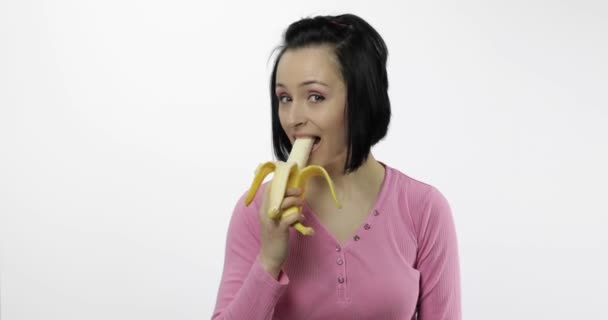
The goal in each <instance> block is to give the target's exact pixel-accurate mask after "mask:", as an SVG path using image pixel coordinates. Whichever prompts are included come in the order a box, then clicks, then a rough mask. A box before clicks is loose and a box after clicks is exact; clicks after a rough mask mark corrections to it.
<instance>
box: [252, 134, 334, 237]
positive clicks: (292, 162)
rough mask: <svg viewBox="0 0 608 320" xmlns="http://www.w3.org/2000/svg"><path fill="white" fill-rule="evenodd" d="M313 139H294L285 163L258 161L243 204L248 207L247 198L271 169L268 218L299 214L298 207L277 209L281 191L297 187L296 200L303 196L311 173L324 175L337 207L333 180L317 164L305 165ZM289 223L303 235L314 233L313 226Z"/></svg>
mask: <svg viewBox="0 0 608 320" xmlns="http://www.w3.org/2000/svg"><path fill="white" fill-rule="evenodd" d="M314 142H315V139H314V138H312V137H303V138H298V139H296V141H295V142H294V143H293V146H292V148H291V152H290V153H289V158H288V159H287V161H286V162H285V161H276V162H272V161H268V162H265V163H262V164H260V165H259V166H258V167H257V168H256V170H255V177H254V179H253V182H252V183H251V187H250V188H249V192H248V193H247V196H246V197H245V205H247V206H248V205H249V204H250V203H251V201H253V198H254V197H255V194H256V193H257V191H258V188H259V187H260V185H261V184H262V182H263V181H264V179H265V178H266V176H268V175H269V174H270V173H271V172H274V176H273V178H272V182H271V183H270V199H269V200H268V201H269V202H268V212H267V214H268V216H269V217H270V218H272V219H276V218H278V217H281V218H283V217H285V216H287V215H290V214H295V213H299V212H300V209H301V208H300V207H298V206H292V207H289V208H287V209H286V210H284V211H283V212H280V207H281V203H282V202H283V198H284V197H285V191H286V190H287V188H300V189H301V190H302V192H301V193H300V196H299V197H300V199H303V198H304V193H305V190H306V188H305V187H306V181H307V180H308V179H309V178H311V177H313V176H323V177H324V178H325V180H326V181H327V184H328V185H329V190H330V192H331V196H332V198H333V199H334V201H335V202H336V205H337V207H338V208H341V205H340V202H339V201H338V198H337V197H336V192H335V190H334V186H333V182H332V180H331V177H330V176H329V174H328V173H327V171H325V169H324V168H323V167H321V166H317V165H310V166H306V164H307V162H308V157H309V155H310V151H311V150H312V148H313V145H314ZM292 226H293V227H294V228H295V229H296V230H298V231H299V232H300V233H302V234H303V235H312V234H314V230H313V228H311V227H306V226H304V225H303V224H302V223H301V222H300V221H296V222H295V223H294V224H293V225H292Z"/></svg>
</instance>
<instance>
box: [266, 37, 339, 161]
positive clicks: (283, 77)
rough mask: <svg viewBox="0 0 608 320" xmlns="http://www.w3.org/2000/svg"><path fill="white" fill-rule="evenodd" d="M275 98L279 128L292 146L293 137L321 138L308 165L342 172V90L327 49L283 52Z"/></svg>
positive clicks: (318, 48) (309, 48)
mask: <svg viewBox="0 0 608 320" xmlns="http://www.w3.org/2000/svg"><path fill="white" fill-rule="evenodd" d="M275 94H276V96H277V98H278V100H279V106H278V109H279V110H278V114H279V120H280V122H281V126H282V128H283V130H284V131H285V134H286V135H287V136H288V137H289V140H290V141H291V143H292V144H293V142H294V141H295V137H296V136H297V135H309V136H317V137H319V138H321V140H320V142H319V144H318V145H316V146H315V147H314V148H313V151H312V153H311V155H310V158H309V160H308V163H309V164H317V165H321V166H324V167H327V166H336V167H337V168H342V167H343V166H344V161H345V159H346V125H345V118H344V109H345V107H346V86H345V84H344V82H343V80H342V77H341V75H340V72H339V70H338V64H337V61H336V60H335V55H334V54H333V52H332V49H331V47H330V46H327V45H324V46H314V47H306V48H299V49H294V50H291V49H290V50H287V51H285V52H284V54H283V56H282V57H281V59H280V61H279V64H278V66H277V73H276V87H275Z"/></svg>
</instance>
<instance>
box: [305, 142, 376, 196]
mask: <svg viewBox="0 0 608 320" xmlns="http://www.w3.org/2000/svg"><path fill="white" fill-rule="evenodd" d="M324 168H325V170H326V171H327V172H328V174H329V176H330V177H331V179H332V182H333V185H334V190H335V191H336V194H337V196H338V200H340V201H341V202H343V201H347V200H350V199H353V198H356V197H359V196H361V195H365V194H366V193H368V192H369V188H370V187H372V188H376V187H379V186H380V185H381V184H382V181H383V179H384V171H385V168H384V166H383V165H382V164H381V163H380V162H378V161H377V160H376V159H375V158H374V156H373V155H372V154H371V153H370V154H369V157H368V158H367V160H365V162H364V163H363V164H362V165H361V166H360V167H359V168H358V169H357V170H356V171H354V172H350V173H347V174H345V173H344V172H343V169H344V168H343V167H338V166H337V165H328V166H324ZM306 189H307V193H309V191H310V195H311V196H315V197H316V196H318V195H323V194H326V195H327V196H329V186H328V185H327V182H326V181H325V178H324V177H321V176H317V177H314V178H312V179H310V180H309V182H308V184H307V186H306Z"/></svg>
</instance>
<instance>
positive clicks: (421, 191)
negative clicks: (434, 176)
mask: <svg viewBox="0 0 608 320" xmlns="http://www.w3.org/2000/svg"><path fill="white" fill-rule="evenodd" d="M385 167H386V169H387V178H388V180H390V181H389V184H390V186H389V189H391V190H392V191H393V192H392V194H394V195H395V196H397V197H398V198H400V199H401V200H405V203H407V206H408V207H409V209H415V208H420V207H426V206H429V205H430V204H433V203H437V202H445V201H446V200H445V197H444V195H443V193H442V192H441V191H440V190H439V189H438V188H437V187H436V186H435V185H433V184H432V183H430V182H428V181H425V180H423V179H421V178H417V177H414V176H413V175H411V174H408V173H406V172H404V171H403V170H400V169H398V168H395V167H391V166H388V165H386V164H385Z"/></svg>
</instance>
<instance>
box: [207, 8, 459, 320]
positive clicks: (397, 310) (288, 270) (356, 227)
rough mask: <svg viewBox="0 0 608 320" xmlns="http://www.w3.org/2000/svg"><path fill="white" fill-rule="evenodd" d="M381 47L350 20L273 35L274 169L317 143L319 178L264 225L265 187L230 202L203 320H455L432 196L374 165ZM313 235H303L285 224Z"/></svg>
mask: <svg viewBox="0 0 608 320" xmlns="http://www.w3.org/2000/svg"><path fill="white" fill-rule="evenodd" d="M387 55H388V53H387V48H386V45H385V43H384V41H383V39H382V38H381V36H380V35H379V34H378V33H377V32H376V30H374V28H373V27H372V26H370V25H369V24H368V23H367V22H366V21H364V20H363V19H361V18H360V17H358V16H355V15H352V14H345V15H340V16H320V17H314V18H306V19H302V20H300V21H296V22H294V23H292V24H291V25H290V26H289V27H288V28H287V30H286V32H285V34H284V44H283V45H282V46H281V50H280V53H279V54H278V56H277V59H276V62H275V66H274V69H273V72H272V76H271V86H270V89H271V109H272V132H273V147H274V151H275V154H276V156H277V158H278V160H282V161H285V160H286V159H287V157H288V155H289V152H290V150H291V145H292V143H293V142H294V141H295V139H296V138H297V137H298V136H315V137H318V138H320V140H319V142H318V144H317V145H316V146H315V147H314V149H313V151H312V152H311V154H310V158H309V162H308V163H309V164H316V165H320V166H323V167H324V168H325V169H326V171H327V172H328V173H329V174H330V176H331V178H332V180H333V183H334V187H335V190H336V193H337V194H338V197H339V201H340V203H341V204H342V207H341V208H340V209H338V208H336V206H335V203H334V202H333V200H332V198H331V196H330V192H329V190H328V186H327V184H326V183H325V181H324V180H323V179H322V178H318V179H317V180H315V179H316V178H313V179H310V180H309V182H308V184H307V185H306V194H305V196H304V200H303V201H302V200H300V199H299V198H298V195H299V194H300V192H302V190H298V189H287V191H286V194H285V197H284V200H283V203H282V206H281V208H282V209H286V208H288V207H291V206H294V205H295V206H301V208H302V210H301V213H300V214H299V215H295V214H293V215H290V216H287V217H285V218H282V219H280V220H276V219H270V218H268V217H267V215H266V214H263V213H265V212H266V209H267V204H266V203H267V196H268V192H267V191H268V189H269V188H267V187H268V186H269V183H268V182H266V183H264V184H263V185H262V186H261V187H260V191H261V192H260V191H259V192H258V193H257V195H256V198H255V199H254V201H253V203H252V204H250V205H249V206H245V204H244V201H243V200H244V196H245V194H243V196H242V197H241V198H240V199H239V200H238V202H237V204H236V206H235V208H234V211H233V214H232V218H231V220H230V225H229V229H228V236H227V242H226V256H225V261H224V270H223V274H222V279H221V283H220V287H219V292H218V296H217V302H216V307H215V311H214V313H213V316H212V319H239V320H243V319H251V320H256V319H290V320H296V319H309V320H310V319H408V320H409V319H416V317H417V319H422V320H439V319H444V320H445V319H460V318H461V306H460V304H461V301H460V300H461V299H460V273H459V272H460V271H459V260H458V247H457V238H456V232H455V228H454V222H453V219H452V213H451V210H450V206H449V204H448V202H447V200H446V199H445V198H444V197H443V195H442V194H441V193H440V192H439V191H438V190H437V189H436V188H435V187H433V186H431V185H429V184H427V183H424V182H421V181H418V180H415V179H413V178H411V177H409V176H407V175H406V174H404V173H402V172H401V171H399V170H398V169H395V168H392V167H390V166H389V165H387V164H386V163H384V162H381V161H378V160H376V159H375V158H374V156H373V155H372V153H371V147H372V146H373V145H374V144H376V143H377V142H378V141H380V140H381V139H382V138H383V137H384V136H385V135H386V133H387V130H388V125H389V121H390V115H391V111H390V101H389V97H388V93H387V90H388V80H387V72H386V60H387ZM298 220H301V221H302V222H303V223H304V224H306V225H307V226H311V227H313V228H314V230H315V234H314V235H313V236H303V235H301V234H300V233H298V232H297V231H296V230H294V229H293V228H290V225H291V224H293V223H294V222H296V221H298Z"/></svg>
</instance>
